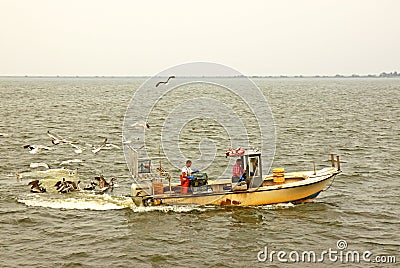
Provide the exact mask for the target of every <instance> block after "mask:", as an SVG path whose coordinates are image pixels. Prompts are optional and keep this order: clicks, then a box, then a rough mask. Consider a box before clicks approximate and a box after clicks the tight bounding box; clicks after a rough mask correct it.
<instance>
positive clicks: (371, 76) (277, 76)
mask: <svg viewBox="0 0 400 268" xmlns="http://www.w3.org/2000/svg"><path fill="white" fill-rule="evenodd" d="M0 77H5V78H7V77H10V78H12V77H29V78H128V79H129V78H145V79H147V78H151V77H150V76H134V75H133V76H97V75H96V76H79V75H74V76H62V75H57V76H28V75H24V76H12V75H9V76H8V75H0ZM180 77H181V78H190V77H192V76H180ZM195 77H199V76H195ZM200 77H201V76H200ZM202 77H215V78H227V77H230V78H243V77H246V76H244V75H234V76H229V75H222V76H202ZM247 77H250V78H369V77H370V78H393V77H394V78H396V77H397V78H400V73H398V72H397V71H394V72H390V73H386V72H382V73H380V74H379V75H378V74H367V75H360V74H352V75H342V74H336V75H250V76H247ZM160 78H161V76H160Z"/></svg>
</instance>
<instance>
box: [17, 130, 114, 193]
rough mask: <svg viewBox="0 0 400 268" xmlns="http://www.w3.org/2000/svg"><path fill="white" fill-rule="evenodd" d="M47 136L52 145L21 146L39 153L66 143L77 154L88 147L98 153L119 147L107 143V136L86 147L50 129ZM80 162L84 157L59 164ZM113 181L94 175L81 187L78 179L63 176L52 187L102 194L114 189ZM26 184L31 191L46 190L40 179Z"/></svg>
mask: <svg viewBox="0 0 400 268" xmlns="http://www.w3.org/2000/svg"><path fill="white" fill-rule="evenodd" d="M47 136H48V137H49V138H50V140H51V143H52V144H53V147H48V146H44V145H30V144H28V145H24V146H23V148H25V149H28V150H29V153H31V154H39V153H41V152H42V151H51V150H55V148H54V146H56V145H60V144H66V145H70V146H71V147H72V148H73V150H74V153H75V154H77V155H80V154H81V153H82V152H84V151H85V150H87V149H88V148H90V150H91V152H92V153H94V154H97V153H99V152H100V151H101V150H103V149H112V148H116V149H120V147H119V146H117V145H114V144H111V143H107V138H106V139H104V141H103V142H102V143H100V144H99V145H91V144H86V147H80V146H78V143H77V142H73V141H71V140H68V139H65V138H63V137H61V136H59V135H57V134H55V133H52V132H50V131H47ZM82 162H85V160H84V159H69V160H64V161H61V163H60V164H59V165H60V166H64V165H70V164H73V163H82ZM29 167H30V168H32V169H33V168H46V169H50V166H49V165H48V164H46V163H31V164H30V166H29ZM16 175H17V179H18V180H21V179H22V175H21V174H18V173H17V174H16ZM115 181H116V179H115V178H112V179H111V180H110V181H109V182H107V180H106V179H104V177H103V176H99V177H95V178H94V180H92V181H91V182H90V183H89V184H87V185H85V186H84V187H82V188H81V187H80V185H79V184H80V181H78V182H74V181H68V180H65V178H63V179H62V180H61V181H58V182H57V183H56V184H55V185H54V187H55V188H56V190H57V192H59V193H61V194H65V193H70V192H73V191H76V190H78V191H80V190H88V191H95V193H98V194H103V193H106V192H109V191H112V190H113V189H114V182H115ZM28 186H30V187H31V192H32V193H44V192H46V188H45V187H44V186H43V185H42V184H41V183H40V181H39V180H38V179H35V180H32V181H30V182H29V183H28Z"/></svg>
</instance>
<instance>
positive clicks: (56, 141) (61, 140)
mask: <svg viewBox="0 0 400 268" xmlns="http://www.w3.org/2000/svg"><path fill="white" fill-rule="evenodd" d="M47 136H49V137H50V139H51V142H52V143H53V144H54V145H57V144H60V143H72V142H71V141H68V140H66V139H64V138H62V137H61V136H58V135H56V134H52V133H50V130H48V131H47Z"/></svg>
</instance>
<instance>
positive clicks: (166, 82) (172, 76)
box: [156, 75, 175, 87]
mask: <svg viewBox="0 0 400 268" xmlns="http://www.w3.org/2000/svg"><path fill="white" fill-rule="evenodd" d="M171 78H175V76H174V75H171V76H170V77H168V79H167V81H160V82H158V83H157V84H156V87H158V86H159V85H161V84H165V85H166V84H168V81H169V80H170V79H171Z"/></svg>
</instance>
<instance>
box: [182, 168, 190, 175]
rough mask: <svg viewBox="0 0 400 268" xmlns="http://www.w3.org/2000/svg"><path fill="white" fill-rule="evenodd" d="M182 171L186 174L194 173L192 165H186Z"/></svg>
mask: <svg viewBox="0 0 400 268" xmlns="http://www.w3.org/2000/svg"><path fill="white" fill-rule="evenodd" d="M182 172H185V173H186V176H190V174H192V169H191V168H190V167H187V166H184V167H183V168H182Z"/></svg>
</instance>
